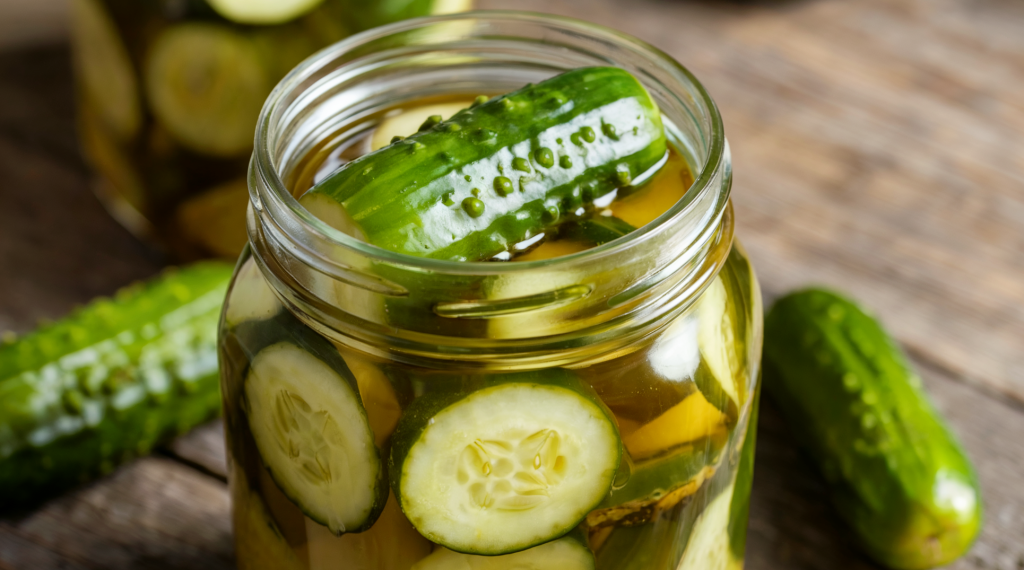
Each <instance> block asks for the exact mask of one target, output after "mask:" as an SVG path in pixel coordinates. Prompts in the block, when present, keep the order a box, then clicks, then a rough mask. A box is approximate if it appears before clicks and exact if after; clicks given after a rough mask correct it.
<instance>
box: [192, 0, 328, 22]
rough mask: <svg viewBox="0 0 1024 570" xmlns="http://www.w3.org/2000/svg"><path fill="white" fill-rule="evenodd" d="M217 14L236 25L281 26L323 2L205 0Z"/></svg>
mask: <svg viewBox="0 0 1024 570" xmlns="http://www.w3.org/2000/svg"><path fill="white" fill-rule="evenodd" d="M206 1H207V2H208V3H209V4H210V6H211V7H212V8H213V9H214V10H216V11H217V13H218V14H220V15H221V16H223V17H225V18H227V19H228V20H231V21H232V22H235V23H238V24H259V25H267V24H283V23H285V22H287V21H289V20H293V19H295V18H298V17H299V16H301V15H303V14H305V13H306V12H309V11H310V10H312V9H313V8H316V7H317V6H319V5H320V4H321V3H322V2H323V0H206Z"/></svg>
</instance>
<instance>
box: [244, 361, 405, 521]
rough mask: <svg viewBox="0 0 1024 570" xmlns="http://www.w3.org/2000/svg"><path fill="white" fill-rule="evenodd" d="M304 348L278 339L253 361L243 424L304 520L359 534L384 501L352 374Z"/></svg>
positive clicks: (379, 472)
mask: <svg viewBox="0 0 1024 570" xmlns="http://www.w3.org/2000/svg"><path fill="white" fill-rule="evenodd" d="M307 348H308V347H300V346H299V345H297V344H294V343H292V342H289V341H284V342H278V343H276V344H272V345H270V346H268V347H266V348H264V349H262V350H261V351H260V352H259V353H258V354H257V355H256V358H254V359H253V361H252V364H251V365H250V369H249V374H248V377H247V378H246V381H245V398H246V406H247V411H248V415H249V427H250V428H251V430H252V434H253V438H254V439H255V441H256V447H257V448H258V449H259V452H260V455H261V457H262V458H263V462H264V464H265V465H266V467H267V469H268V471H270V474H271V476H272V477H273V479H274V481H275V482H276V483H277V485H278V487H280V488H281V491H283V492H284V494H285V495H287V496H288V497H289V498H290V499H291V500H292V501H293V502H295V503H296V504H297V505H298V506H299V508H301V509H302V510H303V512H305V513H306V515H307V516H309V517H310V518H311V519H313V520H315V521H317V522H319V523H320V524H323V525H325V526H327V528H329V529H330V530H331V532H333V533H335V534H338V535H340V534H342V533H345V532H360V531H363V530H366V529H367V528H369V527H370V526H371V525H372V524H373V523H374V521H375V520H376V519H377V517H378V516H379V515H380V512H381V510H382V509H383V507H384V503H385V501H386V500H387V488H386V485H385V484H384V474H383V469H382V465H381V461H380V455H379V453H378V451H377V448H376V447H375V446H374V437H373V431H372V430H371V428H370V425H369V422H368V420H367V417H366V411H365V410H364V409H363V405H362V402H361V401H360V399H359V392H358V388H357V387H356V384H355V379H354V378H353V377H352V375H351V373H347V374H344V375H343V373H342V370H344V372H347V368H345V367H344V366H343V364H342V366H341V367H339V366H338V365H337V363H335V366H330V365H328V364H327V363H326V362H325V361H324V360H323V359H322V358H320V357H319V356H318V355H315V354H313V353H312V352H311V350H309V349H307ZM334 360H338V361H340V360H341V359H340V357H339V358H337V359H332V361H334ZM342 362H343V361H342Z"/></svg>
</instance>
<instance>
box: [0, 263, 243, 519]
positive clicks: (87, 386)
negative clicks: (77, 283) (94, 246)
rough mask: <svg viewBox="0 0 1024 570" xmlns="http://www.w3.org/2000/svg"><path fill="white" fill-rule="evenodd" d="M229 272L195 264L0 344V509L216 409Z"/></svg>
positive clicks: (76, 478)
mask: <svg viewBox="0 0 1024 570" xmlns="http://www.w3.org/2000/svg"><path fill="white" fill-rule="evenodd" d="M230 277H231V266H230V265H226V264H220V263H201V264H197V265H194V266H191V267H189V268H187V269H181V270H177V271H168V272H167V273H165V274H164V275H163V276H161V277H159V278H157V279H155V280H153V281H151V282H149V283H148V284H146V285H140V286H133V287H129V288H126V289H123V290H122V291H120V292H118V293H117V295H116V296H115V297H114V298H113V299H102V300H97V301H93V302H92V303H91V304H89V305H88V306H86V307H84V308H82V309H80V310H79V311H77V312H76V313H74V314H72V315H71V316H69V317H67V318H65V319H63V320H61V321H59V322H57V323H55V324H52V325H49V326H45V327H43V328H41V329H39V330H37V331H35V332H33V333H29V334H28V335H26V336H24V337H22V338H21V339H18V340H12V341H8V342H5V343H4V344H3V345H2V346H0V508H4V507H7V506H13V505H22V504H28V503H31V502H34V501H35V500H37V499H39V498H43V497H45V496H47V495H50V494H52V493H54V492H58V491H61V490H64V489H66V488H68V487H71V486H73V485H75V484H77V483H79V482H82V481H86V480H88V479H91V478H93V477H95V476H97V475H99V474H103V473H107V472H109V471H111V470H112V469H113V468H114V467H115V466H116V465H117V464H119V463H122V462H124V461H126V460H127V459H129V458H131V457H134V456H136V455H141V454H145V453H148V452H149V450H151V449H152V448H153V446H155V445H158V444H160V443H162V442H164V441H166V440H167V439H168V438H170V437H171V436H173V435H176V434H179V433H183V432H185V431H187V430H188V429H190V428H192V427H193V426H195V425H197V424H199V423H201V422H203V421H205V420H207V419H209V418H212V417H213V416H215V415H216V414H217V412H218V411H219V410H220V392H219V390H218V374H217V349H216V336H217V320H218V317H219V314H220V307H221V304H222V302H223V299H224V292H225V290H226V289H227V286H228V282H229V280H230Z"/></svg>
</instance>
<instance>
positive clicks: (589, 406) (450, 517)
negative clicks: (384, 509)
mask: <svg viewBox="0 0 1024 570" xmlns="http://www.w3.org/2000/svg"><path fill="white" fill-rule="evenodd" d="M478 381H479V382H480V384H481V386H480V387H479V388H478V389H475V390H456V391H452V392H448V391H444V392H437V393H432V394H427V395H424V396H421V397H420V398H419V399H417V400H416V401H414V402H413V404H412V405H411V406H410V407H409V408H408V409H407V410H406V411H405V414H404V415H403V417H402V419H401V421H400V422H399V424H398V428H397V429H396V430H395V434H394V435H393V436H392V447H391V461H390V464H389V466H390V467H389V469H390V472H391V474H392V477H391V484H392V487H393V489H394V491H395V496H396V497H397V498H398V500H399V504H400V505H401V506H402V510H403V511H404V512H405V515H406V516H407V517H408V518H409V520H410V522H412V524H413V526H415V527H416V529H417V530H418V531H419V532H420V534H422V535H423V536H425V537H427V539H428V540H430V541H431V542H435V543H437V544H441V545H442V546H445V547H447V548H449V549H450V550H454V551H456V552H464V553H467V554H483V555H497V554H508V553H512V552H518V551H520V550H525V549H527V548H530V547H533V546H536V545H538V544H541V543H544V542H547V541H550V540H553V539H555V538H558V537H560V536H562V535H564V534H566V533H567V532H569V531H570V530H572V529H573V528H574V527H576V525H578V524H579V523H580V522H581V521H582V520H583V519H584V517H586V515H587V513H588V512H590V511H591V510H592V509H593V508H594V507H596V506H597V505H598V503H600V502H601V500H602V499H604V497H605V496H606V495H607V494H608V491H609V490H610V489H611V486H612V481H613V480H614V478H615V475H616V472H617V470H618V466H619V459H620V457H621V444H620V443H619V438H618V431H617V429H616V426H615V422H614V419H613V418H612V416H611V412H609V411H608V410H607V408H605V407H604V406H603V405H602V404H601V402H600V400H598V399H597V397H596V395H595V394H594V393H593V391H592V390H590V389H589V388H588V387H587V386H585V385H584V384H583V383H582V382H580V381H579V379H578V378H577V377H576V376H575V375H574V374H572V373H571V372H569V371H567V370H561V369H549V370H544V371H538V372H524V373H514V374H506V375H498V376H490V377H481V378H479V379H478Z"/></svg>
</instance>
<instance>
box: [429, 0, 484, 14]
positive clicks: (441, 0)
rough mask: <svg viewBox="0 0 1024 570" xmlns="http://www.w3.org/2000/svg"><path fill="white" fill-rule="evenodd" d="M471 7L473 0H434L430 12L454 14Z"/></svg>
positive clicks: (468, 9)
mask: <svg viewBox="0 0 1024 570" xmlns="http://www.w3.org/2000/svg"><path fill="white" fill-rule="evenodd" d="M472 9H473V0H434V6H433V8H432V9H431V10H430V13H431V14H456V13H458V12H468V11H470V10H472Z"/></svg>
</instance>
